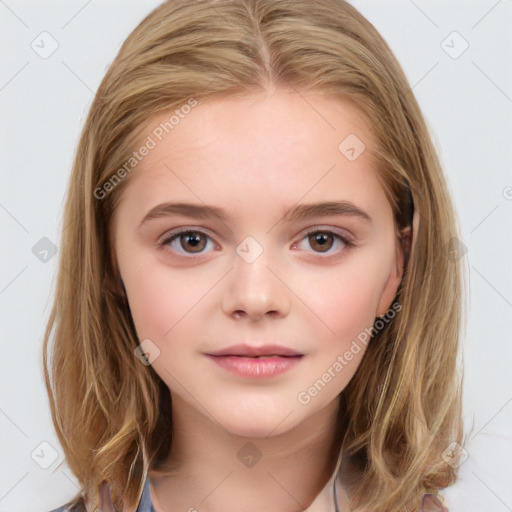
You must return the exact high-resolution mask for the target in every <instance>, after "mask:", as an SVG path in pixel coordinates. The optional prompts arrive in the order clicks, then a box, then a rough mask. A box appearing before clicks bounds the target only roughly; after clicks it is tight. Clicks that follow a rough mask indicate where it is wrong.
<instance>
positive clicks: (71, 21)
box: [0, 0, 512, 512]
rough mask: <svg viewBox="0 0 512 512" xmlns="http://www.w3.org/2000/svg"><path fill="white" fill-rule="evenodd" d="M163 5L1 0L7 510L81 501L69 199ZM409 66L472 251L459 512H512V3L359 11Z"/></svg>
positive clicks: (0, 374)
mask: <svg viewBox="0 0 512 512" xmlns="http://www.w3.org/2000/svg"><path fill="white" fill-rule="evenodd" d="M159 3H160V2H159V1H156V0H144V1H142V0H137V1H136V0H123V1H112V0H109V1H105V0H89V1H86V0H65V1H53V0H52V1H45V2H39V1H35V0H34V1H22V0H17V1H16V0H0V49H1V54H0V59H1V62H0V105H1V110H0V111H1V116H0V141H1V146H0V173H1V182H0V183H1V187H0V226H1V230H2V248H1V251H0V258H1V260H0V269H1V270H0V307H1V322H2V324H1V332H2V357H1V358H0V365H1V371H0V386H1V387H0V389H1V395H0V512H21V511H23V512H47V511H48V510H51V509H53V508H55V507H57V506H60V505H62V504H63V503H65V502H66V501H67V500H68V499H69V498H70V497H72V496H73V495H74V494H75V493H76V491H77V487H76V480H75V478H74V476H73V475H72V474H71V472H70V471H69V469H68V468H67V466H66V465H65V464H64V465H63V466H62V467H61V468H59V469H56V468H57V466H58V465H59V463H60V462H61V461H62V460H63V458H64V455H63V452H62V448H61V446H60V445H59V443H58V441H57V438H56V435H55V431H54V427H53V424H52V421H51V417H50V412H49V406H48V401H47V397H46V392H45V388H44V385H43V374H42V359H41V345H42V337H43V329H44V326H45V323H46V320H47V317H48V314H49V309H50V301H51V298H52V295H53V285H54V277H55V271H56V264H57V260H58V258H57V257H56V256H57V254H54V251H57V252H58V244H59V232H60V228H61V224H60V216H61V209H62V205H63V198H64V191H65V188H66V184H67V181H68V178H69V173H70V168H71V163H72V158H73V154H74V151H75V148H76V144H77V142H78V138H79V134H80V130H81V127H82V125H83V122H84V117H85V114H86V111H87V110H88V108H89V106H90V104H91V101H92V99H93V96H94V92H95V91H96V88H97V87H98V85H99V83H100V81H101V79H102V77H103V75H104V73H105V71H106V69H107V67H108V66H109V65H110V63H111V62H112V60H113V59H114V57H115V55H116V53H117V51H118V49H119V47H120V45H121V43H122V42H123V40H124V39H125V38H126V36H127V35H128V34H129V33H130V32H131V31H132V30H133V28H135V26H136V25H137V24H138V23H139V22H140V21H141V20H142V18H143V17H144V16H146V15H147V14H148V13H149V12H150V11H151V10H152V9H153V8H154V7H156V6H157V5H158V4H159ZM353 3H354V5H355V6H356V7H357V8H358V9H359V10H360V11H361V12H362V13H363V14H364V15H365V16H366V17H367V18H368V19H369V20H370V21H371V22H372V23H373V24H374V25H375V26H376V27H377V29H378V30H380V32H381V33H382V34H383V36H384V37H385V39H386V40H387V41H388V43H389V44H390V46H391V48H392V49H393V51H394V52H395V54H396V56H397V57H398V59H399V61H400V63H401V64H402V66H403V67H404V69H405V72H406V75H407V77H408V79H409V81H410V84H411V87H412V90H413V92H414V94H415V95H416V97H417V99H418V101H419V103H420V106H421V108H422V110H423V112H424V114H425V117H426V119H427V122H428V125H429V128H430V130H431V133H432V137H433V138H434V141H435V143H436V147H437V148H438V150H439V154H440V157H441V160H442V163H443V166H444V169H445V173H446V176H447V179H448V183H449V187H450V191H451V193H452V194H453V197H454V200H455V204H456V207H457V210H458V214H459V217H460V221H461V225H462V234H463V240H462V241H463V243H464V246H465V247H466V249H467V252H466V254H465V256H464V258H466V260H467V268H468V269H469V270H468V278H469V297H468V303H469V316H468V323H467V330H466V336H465V339H464V360H465V374H466V376H465V397H464V407H465V411H464V416H465V422H466V426H467V428H473V434H472V437H471V438H470V441H469V444H468V446H467V452H468V453H467V459H466V460H465V461H464V462H463V464H462V465H461V466H460V473H459V474H460V480H459V481H458V482H457V484H455V485H454V486H452V487H451V488H449V489H447V490H445V491H444V492H443V495H444V496H445V499H446V503H447V504H448V505H449V506H450V511H451V512H489V511H491V510H492V511H493V512H506V511H511V510H512V485H510V484H511V483H512V476H511V475H512V462H511V461H512V403H511V402H512V371H511V363H512V340H511V336H510V332H509V323H510V322H511V320H512V271H511V263H510V260H511V255H512V236H511V219H512V73H511V71H512V35H511V34H512V31H511V27H512V1H511V0H500V1H497V0H478V1H477V0H474V1H471V2H468V1H463V0H458V1H455V0H437V1H430V0H428V1H427V0H414V1H413V0H386V1H377V0H357V1H354V2H353Z"/></svg>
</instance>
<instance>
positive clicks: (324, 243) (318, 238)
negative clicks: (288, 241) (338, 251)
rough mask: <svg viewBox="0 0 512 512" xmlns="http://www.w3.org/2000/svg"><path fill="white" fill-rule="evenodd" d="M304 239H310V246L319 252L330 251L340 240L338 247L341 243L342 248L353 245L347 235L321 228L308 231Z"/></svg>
mask: <svg viewBox="0 0 512 512" xmlns="http://www.w3.org/2000/svg"><path fill="white" fill-rule="evenodd" d="M303 240H308V242H309V245H310V247H312V248H313V250H314V251H315V252H318V253H326V252H328V251H329V250H330V249H331V248H332V247H333V246H334V245H335V244H336V242H338V248H339V246H340V244H341V248H343V247H351V246H352V245H353V243H352V242H351V241H350V240H349V239H348V238H347V237H344V236H341V235H339V234H338V233H334V232H333V231H329V230H321V229H317V230H314V231H310V232H308V233H306V235H305V236H304V238H302V240H301V241H303ZM294 247H296V245H294Z"/></svg>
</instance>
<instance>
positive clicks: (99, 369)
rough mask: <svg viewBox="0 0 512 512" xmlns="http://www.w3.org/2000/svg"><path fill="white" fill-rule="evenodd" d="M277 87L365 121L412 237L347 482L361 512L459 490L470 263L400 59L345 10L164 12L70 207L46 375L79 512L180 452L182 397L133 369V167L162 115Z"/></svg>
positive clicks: (355, 425) (346, 459)
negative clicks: (126, 283)
mask: <svg viewBox="0 0 512 512" xmlns="http://www.w3.org/2000/svg"><path fill="white" fill-rule="evenodd" d="M269 85H272V86H278V87H285V88H293V89H295V90H296V91H299V92H301V93H302V92H305V91H308V92H316V93H321V94H326V95H329V96H331V97H332V98H339V99H344V100H346V101H350V102H352V103H353V104H354V105H356V106H357V107H358V109H359V112H360V113H361V116H363V117H364V118H366V119H367V121H368V124H369V126H370V127H371V130H372V132H373V134H374V135H375V137H376V139H375V140H376V141H377V146H378V147H377V148H376V149H375V151H374V157H375V159H376V162H377V163H378V171H379V179H380V180H381V182H382V186H383V188H384V191H385V193H386V196H387V198H388V200H389V203H390V205H391V207H392V210H393V215H394V219H395V226H396V230H397V233H399V232H400V230H402V229H404V228H406V227H407V226H411V220H412V219H413V214H414V219H415V223H414V224H413V228H414V234H413V240H412V242H409V243H407V241H406V240H405V239H400V238H399V240H401V241H402V242H403V250H404V252H403V254H405V255H406V260H405V268H404V273H403V277H402V281H401V283H400V286H399V288H398V291H397V294H396V297H395V300H394V304H399V305H400V306H401V307H396V308H395V312H396V314H395V316H394V318H393V321H391V322H389V323H387V325H386V327H385V328H384V329H380V330H378V332H376V333H375V335H372V339H371V341H370V343H369V344H368V347H367V350H366V353H365V355H364V357H363V359H362V361H361V363H360V366H359V368H358V370H357V371H356V374H355V375H354V377H353V378H352V380H351V381H350V382H349V384H348V385H347V386H346V388H345V389H344V390H343V391H342V393H341V395H340V396H339V401H340V416H339V421H338V425H339V428H340V431H341V432H342V436H343V438H342V444H341V453H342V454H343V459H342V461H343V462H342V465H341V467H340V471H339V477H340V478H342V481H345V482H346V483H347V489H348V490H349V497H350V500H351V505H352V507H353V508H354V510H356V511H361V512H364V511H370V510H378V511H390V512H391V511H393V512H396V511H410V510H416V509H417V505H418V501H419V499H420V497H421V496H422V495H423V494H424V493H437V492H438V491H439V490H440V489H442V488H444V487H447V486H449V485H452V484H453V483H454V482H455V481H456V479H457V472H456V464H449V463H448V462H449V461H448V462H447V461H446V460H445V459H446V457H444V456H443V452H445V450H446V449H447V448H448V447H449V446H450V445H451V444H452V443H453V442H456V443H458V444H459V445H461V446H463V445H464V440H463V418H462V381H463V366H462V365H460V367H459V361H458V353H459V349H460V347H459V343H460V337H461V335H462V332H461V331H462V329H461V327H463V325H462V324H463V322H462V320H463V316H462V314H463V298H464V293H463V291H464V286H463V285H464V284H465V283H464V279H463V278H464V274H463V266H462V265H463V261H464V260H463V258H460V257H457V254H456V247H455V246H454V244H456V243H457V241H458V240H459V239H460V238H461V237H460V235H459V233H460V231H459V227H458V221H457V218H456V215H455V211H454V208H453V204H452V200H451V198H450V195H449V192H448V188H447V184H446V181H445V178H444V175H443V171H442V168H441V165H440V161H439V158H438V156H437V154H436V150H435V148H434V145H433V142H432V140H431V138H430V135H429V132H428V129H427V126H426V123H425V120H424V118H423V116H422V113H421V111H420V108H419V106H418V104H417V101H416V99H415V97H414V95H413V93H412V91H411V88H410V86H409V84H408V81H407V79H406V77H405V75H404V72H403V71H402V69H401V67H400V65H399V63H398V62H397V60H396V58H395V57H394V55H393V53H392V51H391V50H390V48H389V47H388V45H387V44H386V42H385V41H384V39H383V38H382V37H381V36H380V34H379V33H378V32H377V30H376V29H375V28H374V27H373V25H372V24H371V23H370V22H369V21H367V20H366V19H365V18H364V17H363V16H362V15H361V14H360V13H359V12H358V11H357V10H356V9H355V8H354V7H352V6H351V5H350V4H348V3H347V2H345V1H343V0H316V1H314V2H311V1H309V0H280V1H277V0H194V1H190V0H169V1H166V2H164V3H162V4H161V5H160V6H158V7H157V8H156V9H154V10H153V11H152V12H151V13H150V14H149V15H148V16H147V17H146V18H145V19H144V20H143V21H142V22H141V23H140V24H139V25H138V26H137V27H136V28H135V29H134V30H133V32H132V33H131V34H130V35H129V36H128V37H127V39H126V40H125V42H124V44H123V45H122V47H121V48H120V50H119V53H118V55H117V56H116V58H115V59H114V61H113V62H112V64H111V65H110V67H109V69H108V71H107V73H106V75H105V76H104V78H103V80H102V82H101V84H100V86H99V89H98V91H97V93H96V95H95V98H94V100H93V102H92V105H91V107H90V110H89V112H88V116H87V119H86V121H85V124H84V127H83V131H82V134H81V137H80V140H79V143H78V147H77V149H76V153H75V156H74V162H73V167H72V173H71V177H70V181H69V184H68V189H67V197H66V203H65V208H64V215H63V225H64V227H63V230H62V234H61V243H60V260H59V267H58V276H57V283H56V293H55V297H54V301H53V305H52V309H51V313H50V316H49V320H48V324H47V326H46V331H45V335H44V341H43V367H44V377H45V385H46V389H47V391H48V396H49V404H50V409H51V414H52V419H53V423H54V426H55V429H56V433H57V436H58V439H59V441H60V443H61V446H62V448H63V450H64V453H65V459H66V461H67V464H68V466H69V468H70V469H71V471H72V472H73V473H74V475H75V476H76V477H77V479H78V482H79V484H80V486H81V492H80V493H78V494H77V495H76V496H75V498H74V499H73V501H72V502H70V503H71V504H72V505H74V506H76V507H77V508H76V510H87V511H89V510H90V511H92V510H94V511H95V510H97V508H98V500H99V492H98V489H99V486H100V484H101V483H102V482H103V481H105V480H106V481H107V482H108V483H109V485H110V488H111V490H112V497H113V502H114V505H115V506H116V508H120V509H121V508H122V506H123V504H124V503H127V501H126V500H128V502H130V503H133V502H137V500H138V499H140V496H141V494H142V490H143V486H144V482H145V480H146V478H147V475H148V471H149V469H151V468H154V467H157V466H158V464H160V463H161V462H162V461H163V460H165V458H166V456H167V455H168V453H169V449H170V446H171V441H172V424H171V395H170V391H169V389H168V387H167V386H166V385H165V384H164V382H163V381H162V380H161V379H160V377H159V376H158V375H157V374H156V372H155V371H154V369H153V368H152V366H151V365H144V364H141V363H140V361H139V360H138V359H137V357H134V351H135V350H136V348H137V347H138V345H139V343H140V342H139V340H138V336H137V333H136V330H135V328H134V324H133V321H132V318H131V313H130V308H129V304H128V301H127V298H126V295H125V293H124V290H123V287H122V284H120V275H119V272H118V269H117V263H116V257H115V253H114V251H113V238H112V236H113V233H112V219H113V216H114V213H115V211H116V206H117V204H118V202H119V199H120V197H121V194H122V191H123V189H124V187H126V186H127V184H128V183H129V182H130V179H129V178H130V176H129V175H128V174H129V171H128V170H127V169H126V166H125V167H124V169H125V172H124V173H123V172H121V166H122V165H123V164H124V163H126V162H127V161H129V160H130V158H131V157H132V156H133V151H134V148H135V146H134V144H135V141H136V140H137V137H139V136H140V135H141V133H144V129H146V127H147V125H148V123H149V122H150V121H151V119H153V116H154V115H155V114H157V113H162V112H164V111H169V110H170V109H175V108H178V107H182V106H183V105H186V104H189V105H191V104H195V103H194V102H197V103H198V104H201V102H204V101H206V100H208V99H212V100H215V98H220V97H221V96H231V95H238V94H240V95H251V94H254V93H257V92H261V91H265V90H266V89H268V88H269ZM184 111H185V110H184ZM134 165H136V164H134ZM134 165H133V167H134ZM130 170H131V169H130ZM135 172H136V171H135ZM115 176H117V178H118V179H117V181H115V182H114V181H113V179H114V178H115ZM108 183H110V186H107V184H108ZM106 192H108V193H106ZM454 247H455V249H454ZM450 249H452V250H451V251H450ZM454 250H455V253H454ZM52 334H53V343H52V345H51V348H49V344H50V339H51V338H52ZM49 351H50V361H48V359H49V358H48V352H49ZM343 479H345V480H343Z"/></svg>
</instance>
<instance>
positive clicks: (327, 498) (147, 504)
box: [50, 458, 448, 512]
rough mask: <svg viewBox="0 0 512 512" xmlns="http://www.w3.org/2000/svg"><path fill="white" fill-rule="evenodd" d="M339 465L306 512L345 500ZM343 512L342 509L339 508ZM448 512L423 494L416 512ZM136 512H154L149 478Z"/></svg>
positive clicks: (333, 510) (102, 510)
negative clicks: (339, 476) (339, 478)
mask: <svg viewBox="0 0 512 512" xmlns="http://www.w3.org/2000/svg"><path fill="white" fill-rule="evenodd" d="M340 463H341V458H339V459H338V463H337V464H336V469H335V471H334V472H333V474H332V476H331V478H330V479H329V481H328V482H327V484H326V485H325V487H324V488H323V489H322V490H321V491H320V493H319V494H318V496H317V497H316V498H315V500H314V501H313V503H311V505H310V506H309V507H308V509H307V512H338V509H337V506H336V498H335V495H336V497H337V498H338V499H339V498H341V500H342V502H343V501H348V500H347V495H346V494H345V492H344V490H343V489H342V488H341V487H340V485H339V481H337V480H336V478H335V477H336V475H337V473H338V469H339V466H340ZM335 481H336V484H337V485H336V489H335V487H334V483H335ZM102 485H104V487H103V489H100V506H99V512H115V511H114V509H113V507H112V506H111V503H112V501H111V499H110V488H109V487H108V484H107V483H106V482H104V483H103V484H102ZM341 510H343V508H341ZM427 511H428V512H448V511H447V509H446V508H445V507H443V506H442V504H441V503H440V502H439V500H438V499H437V498H436V497H435V496H434V495H433V494H424V495H423V496H422V498H421V500H420V503H419V508H418V511H417V512H427ZM50 512H73V511H71V510H69V509H67V508H65V507H60V508H58V509H55V510H52V511H50ZM136 512H155V509H154V508H153V504H152V501H151V491H150V487H149V478H146V482H145V484H144V490H143V492H142V496H141V499H140V501H139V505H138V507H137V511H136Z"/></svg>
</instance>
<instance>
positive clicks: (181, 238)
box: [158, 230, 211, 254]
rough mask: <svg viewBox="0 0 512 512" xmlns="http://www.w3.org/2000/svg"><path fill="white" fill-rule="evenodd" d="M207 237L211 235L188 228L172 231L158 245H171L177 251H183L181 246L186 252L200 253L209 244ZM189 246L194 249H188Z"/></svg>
mask: <svg viewBox="0 0 512 512" xmlns="http://www.w3.org/2000/svg"><path fill="white" fill-rule="evenodd" d="M206 239H210V237H209V236H208V235H207V234H206V233H203V232H202V231H195V230H187V231H179V232H177V233H176V232H174V233H171V234H170V235H169V236H167V237H166V238H165V239H164V240H162V241H161V242H159V244H158V245H159V246H170V247H171V248H172V249H174V250H175V251H177V252H181V251H180V250H179V248H181V249H183V250H184V253H185V254H200V253H201V252H204V250H203V249H204V248H205V247H206V245H207V240H206ZM210 240H211V239H210ZM177 246H178V247H177ZM189 248H190V249H192V250H191V251H188V250H187V249H189ZM182 254H183V252H182Z"/></svg>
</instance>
